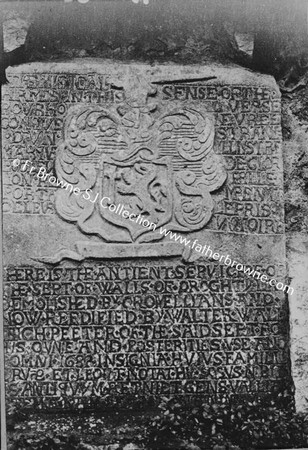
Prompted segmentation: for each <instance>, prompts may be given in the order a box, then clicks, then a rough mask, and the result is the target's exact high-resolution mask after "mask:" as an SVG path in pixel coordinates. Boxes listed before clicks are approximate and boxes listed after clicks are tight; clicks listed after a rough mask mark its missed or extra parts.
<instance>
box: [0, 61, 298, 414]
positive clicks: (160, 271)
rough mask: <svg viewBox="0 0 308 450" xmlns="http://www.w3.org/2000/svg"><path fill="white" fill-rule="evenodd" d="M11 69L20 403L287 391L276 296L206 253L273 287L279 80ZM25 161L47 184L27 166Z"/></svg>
mask: <svg viewBox="0 0 308 450" xmlns="http://www.w3.org/2000/svg"><path fill="white" fill-rule="evenodd" d="M8 78H9V81H10V84H9V85H8V86H7V87H5V89H4V91H3V104H4V120H3V139H4V212H5V220H4V228H5V232H6V249H5V251H6V256H5V265H6V268H7V271H6V282H7V283H6V288H7V303H6V345H7V350H6V352H7V367H8V370H7V388H8V393H9V394H10V395H11V396H12V397H13V398H14V399H15V401H18V403H19V404H20V405H23V406H32V407H33V406H37V407H39V408H41V409H44V408H47V409H52V408H59V407H60V408H73V407H90V406H91V407H93V406H94V405H99V406H105V405H107V404H110V403H113V402H114V401H118V402H119V398H122V400H123V401H128V399H129V401H137V400H139V401H140V400H142V399H143V398H149V397H151V396H157V397H159V396H161V395H168V394H180V395H183V394H186V396H187V397H189V396H194V397H195V398H198V397H199V396H200V395H202V397H203V399H205V398H208V399H213V398H219V397H222V396H224V395H229V396H230V395H232V396H235V397H238V396H247V395H250V394H252V395H255V394H260V395H270V394H271V393H273V392H274V391H275V390H279V389H280V388H282V387H285V385H286V382H288V380H289V375H290V374H289V359H288V346H287V337H288V330H287V315H286V313H287V309H286V303H285V297H284V294H283V293H282V292H281V291H279V290H277V289H275V288H274V287H271V286H269V285H268V284H266V283H263V282H261V281H260V280H258V279H256V278H252V277H249V276H248V275H245V274H243V272H237V271H236V269H235V268H234V267H233V268H230V267H227V265H224V264H223V263H222V262H221V261H220V262H218V261H217V257H215V258H216V260H215V259H206V257H209V256H211V251H212V252H213V253H214V252H218V253H219V254H220V255H224V256H226V255H229V258H231V259H232V260H236V261H237V262H238V263H240V264H242V265H247V266H249V267H253V268H254V269H255V270H257V271H259V272H261V273H263V272H264V273H265V274H267V276H268V277H269V278H271V277H273V278H275V279H276V280H277V281H279V282H281V283H283V282H284V278H285V262H284V261H285V239H284V217H283V192H282V157H281V128H280V95H279V91H278V89H277V86H276V85H275V83H274V81H273V80H272V79H271V78H270V77H266V76H260V75H257V74H253V73H251V72H249V71H244V70H241V69H238V68H223V67H218V66H209V67H201V66H191V67H189V66H178V65H173V66H171V65H169V66H164V65H160V66H153V67H152V66H148V65H142V64H134V65H132V64H130V65H125V64H111V63H109V62H107V61H100V62H95V61H92V62H91V61H87V62H85V61H82V60H80V61H78V62H73V63H62V64H60V63H54V64H30V65H25V66H21V67H19V68H16V69H11V70H10V71H9V73H8ZM25 160H29V163H28V166H27V167H25V168H24V169H23V165H24V162H25ZM14 161H15V163H14ZM13 164H15V165H16V167H15V169H14V168H13V167H12V166H13ZM31 166H33V167H34V169H33V173H34V174H37V173H40V174H41V175H42V173H43V169H44V168H46V170H47V171H48V172H50V175H49V177H48V178H47V179H46V180H45V181H44V180H42V179H41V178H39V177H37V176H36V177H35V175H34V176H32V174H31V173H30V170H31ZM41 168H43V169H42V170H41ZM39 171H41V172H39ZM50 177H54V178H53V181H52V180H51V178H50ZM48 180H49V181H48ZM61 183H62V184H64V183H68V184H69V185H71V186H72V188H73V189H77V191H76V192H75V193H74V192H71V193H70V190H71V189H70V188H69V189H61V188H60V187H59V185H60V184H61ZM57 184H58V187H57V186H56V185H57ZM66 186H67V185H66ZM87 190H88V191H87ZM89 190H90V191H89ZM87 192H90V193H91V196H90V197H91V198H90V199H89V198H87V196H86V193H87ZM103 197H105V203H102V202H101V200H102V199H103ZM106 197H107V198H106ZM95 198H97V199H98V201H94V200H95ZM91 200H92V201H91ZM111 204H114V205H123V209H125V210H126V211H128V213H130V214H136V215H139V214H141V216H142V217H143V218H144V219H145V218H146V220H148V222H149V223H154V224H156V225H157V227H156V229H154V230H153V227H152V229H148V228H147V227H145V226H144V225H143V226H142V225H140V224H136V223H134V222H133V221H130V219H128V218H126V219H125V218H123V216H122V215H121V213H118V212H113V211H111V210H110V209H108V208H107V207H108V206H109V205H111ZM160 227H162V228H166V229H167V230H171V231H172V232H177V233H181V234H182V235H183V237H187V239H190V244H189V245H190V246H191V247H192V246H193V245H194V247H195V248H194V249H192V248H191V249H189V245H188V246H186V248H185V247H184V245H183V244H181V243H180V242H179V241H177V242H175V241H174V240H173V241H172V240H171V239H170V238H169V237H168V236H165V237H164V235H163V234H161V233H160V231H159V230H160ZM194 240H197V241H196V242H198V243H196V242H195V244H193V242H194ZM208 245H209V246H210V249H211V251H210V250H206V251H205V250H204V251H203V255H201V253H202V252H201V250H200V248H204V249H206V248H207V246H208ZM198 246H199V250H198ZM195 250H196V251H195ZM206 253H207V254H206ZM147 256H148V257H147ZM112 257H113V258H112ZM230 264H231V263H230ZM9 367H10V368H9Z"/></svg>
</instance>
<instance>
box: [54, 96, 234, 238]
mask: <svg viewBox="0 0 308 450" xmlns="http://www.w3.org/2000/svg"><path fill="white" fill-rule="evenodd" d="M112 108H113V109H112ZM112 108H110V109H108V110H107V109H105V108H103V107H101V106H97V105H96V106H94V105H85V106H77V107H71V108H70V110H69V112H68V114H67V119H66V123H65V126H64V136H63V140H62V142H61V144H60V146H59V148H58V152H57V157H56V174H57V177H58V179H59V180H61V182H62V184H63V186H62V187H65V183H66V184H67V183H69V184H70V185H72V186H73V187H74V188H78V192H80V195H75V194H74V192H72V190H69V189H66V188H64V189H59V190H58V192H57V195H56V211H57V213H58V214H59V215H60V216H61V217H62V218H63V219H65V220H66V221H69V222H73V223H76V224H77V226H78V228H79V230H80V231H81V232H82V233H84V234H88V235H91V234H92V235H96V236H98V237H99V238H101V239H102V240H103V241H105V242H126V243H129V242H137V243H142V242H152V241H158V240H160V239H163V237H164V236H163V235H162V234H161V233H159V231H158V228H159V227H160V226H165V227H166V228H167V229H169V230H171V231H180V232H189V231H195V230H200V229H202V228H203V227H204V226H205V225H206V224H207V223H208V222H209V220H210V218H211V216H212V212H213V200H212V197H211V192H213V191H215V190H216V189H218V188H219V187H221V186H222V184H223V183H224V181H225V179H226V173H225V170H224V167H223V164H222V162H221V160H220V157H219V156H218V155H216V154H215V153H214V149H213V147H214V135H215V133H214V120H213V117H212V116H210V115H208V114H207V113H205V112H204V111H200V110H197V109H192V108H182V109H181V108H177V109H173V110H170V111H169V112H167V113H165V114H161V113H159V111H157V110H156V108H149V107H148V106H142V107H141V106H140V107H138V106H131V105H128V104H126V105H125V106H123V107H122V106H120V107H116V106H114V107H112ZM94 199H96V200H97V201H94ZM101 199H104V200H102V201H100V200H101ZM111 204H114V205H124V208H125V210H127V211H128V212H129V213H130V214H134V215H136V216H138V215H139V214H141V215H142V216H143V218H144V219H146V220H148V221H149V222H150V223H154V224H156V226H157V227H156V231H153V229H149V228H145V227H142V226H140V225H137V224H136V223H134V222H133V221H131V220H128V219H127V218H123V217H122V216H120V215H118V214H115V213H114V212H113V210H111V209H110V208H109V206H110V205H111Z"/></svg>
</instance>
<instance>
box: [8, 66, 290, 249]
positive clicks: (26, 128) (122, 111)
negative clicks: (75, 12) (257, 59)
mask: <svg viewBox="0 0 308 450" xmlns="http://www.w3.org/2000/svg"><path fill="white" fill-rule="evenodd" d="M35 68H36V69H35V70H33V69H32V66H31V65H30V66H29V68H28V70H27V68H25V67H24V68H23V69H20V70H14V71H12V73H9V74H8V79H9V85H8V86H7V87H5V88H4V95H3V100H4V103H3V104H4V106H3V108H4V120H3V147H4V159H5V164H4V170H5V174H4V175H5V176H4V212H5V213H10V214H18V215H19V214H31V215H32V214H33V215H47V216H48V215H53V214H57V215H58V216H60V217H61V218H62V219H63V220H64V221H67V222H70V223H74V224H76V226H77V227H78V229H79V231H81V232H82V233H83V234H85V235H97V236H99V237H100V239H101V240H102V241H108V242H127V243H132V242H138V243H142V242H154V241H157V240H160V239H161V238H162V236H161V235H160V234H159V233H158V231H156V233H155V232H153V230H150V231H149V230H147V229H146V228H144V227H143V228H142V227H136V225H135V224H132V223H131V222H130V221H129V220H127V219H125V218H123V217H121V216H119V215H118V216H116V215H115V214H113V213H112V212H110V211H109V209H108V208H105V207H102V206H101V204H100V202H99V201H97V202H94V201H91V200H94V199H98V200H99V199H102V198H103V197H104V196H107V197H108V200H107V199H106V202H107V203H106V205H108V202H109V204H110V203H114V204H123V205H124V206H125V208H126V209H127V210H128V211H129V212H132V213H135V214H142V215H145V216H146V217H147V219H148V220H149V222H153V223H155V224H157V226H168V229H170V230H174V231H179V232H184V233H185V232H190V231H198V230H202V229H204V228H205V229H208V230H215V231H223V232H227V233H228V232H235V233H245V234H265V235H266V234H282V233H283V229H284V228H283V206H282V166H281V164H282V163H281V129H280V98H279V93H278V91H277V89H276V86H275V85H274V83H273V82H272V80H271V79H270V78H269V77H265V78H264V77H262V78H260V79H259V78H258V77H257V76H255V75H252V74H250V73H249V72H245V71H242V70H241V71H238V70H237V69H227V70H226V69H225V70H223V69H216V70H211V71H209V70H208V71H206V69H204V68H203V69H200V68H190V69H183V68H182V69H181V70H180V69H179V68H178V67H177V66H175V67H174V68H173V69H172V68H170V66H169V67H163V66H162V67H160V68H159V69H157V68H155V69H149V68H147V67H145V66H142V65H136V66H134V67H132V66H123V65H122V66H116V65H111V64H110V65H108V64H104V66H103V67H102V66H98V67H95V69H96V70H95V72H94V67H93V64H92V65H91V70H92V72H93V73H89V68H88V69H87V68H83V69H82V68H80V67H78V73H74V72H76V65H72V64H64V65H63V64H62V65H60V66H59V65H58V67H57V68H56V67H54V68H53V69H52V70H51V73H41V72H40V71H39V65H35ZM59 69H60V70H59ZM45 71H46V67H45ZM82 72H88V73H82ZM183 72H184V75H185V76H184V77H183ZM207 72H208V73H207ZM177 73H180V74H181V77H179V76H177V75H176V74H177ZM243 73H244V74H245V81H244V77H243ZM15 158H19V159H20V160H21V161H24V160H27V159H29V160H31V162H32V163H33V162H34V161H35V163H36V164H35V165H36V166H44V167H45V168H46V170H47V172H52V174H53V175H54V176H55V177H57V179H58V180H59V182H61V183H63V184H64V185H65V183H69V184H70V185H72V186H74V188H77V190H78V192H79V194H80V195H78V196H77V195H75V193H74V192H72V191H70V190H69V189H59V187H57V186H54V185H53V184H52V183H50V182H49V179H48V178H47V179H45V180H44V179H42V178H41V179H34V177H33V176H32V175H30V174H29V173H28V172H26V171H25V173H20V172H19V173H16V171H15V172H14V171H13V170H12V161H13V160H14V159H15ZM226 180H227V182H226ZM90 194H91V195H90Z"/></svg>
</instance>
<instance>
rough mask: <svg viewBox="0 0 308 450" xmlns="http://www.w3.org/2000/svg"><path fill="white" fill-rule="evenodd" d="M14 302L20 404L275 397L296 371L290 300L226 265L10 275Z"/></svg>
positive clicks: (14, 270)
mask: <svg viewBox="0 0 308 450" xmlns="http://www.w3.org/2000/svg"><path fill="white" fill-rule="evenodd" d="M264 269H265V272H266V271H267V272H268V273H269V274H271V275H273V274H274V272H275V267H274V266H267V267H264ZM278 275H279V274H278ZM6 294H7V300H6V307H5V309H6V312H5V321H6V327H5V330H6V358H7V359H6V365H7V368H8V370H7V383H8V386H9V394H10V395H12V396H13V397H14V398H18V402H19V405H20V404H21V403H23V404H24V405H25V406H27V405H28V406H36V407H39V408H42V409H44V408H48V407H93V406H97V405H101V406H103V405H106V404H108V403H110V402H111V401H115V400H116V401H120V400H121V398H125V399H126V401H127V400H128V398H130V395H132V396H133V397H135V398H139V399H140V398H145V397H148V398H150V397H152V396H154V397H155V396H161V395H169V394H176V395H186V396H195V397H198V396H200V395H201V394H202V398H203V399H204V398H207V397H208V398H211V399H215V398H218V397H221V396H224V395H228V396H242V395H245V396H246V395H247V394H258V395H263V394H268V393H269V392H271V391H272V390H273V389H279V386H280V385H283V383H284V382H285V377H286V376H288V374H289V372H288V371H289V367H288V353H287V345H286V338H287V326H286V311H285V305H284V300H283V295H282V294H281V293H279V292H278V291H277V290H275V291H274V290H273V288H271V287H270V286H269V285H268V284H264V283H262V282H261V281H259V280H257V279H253V278H249V277H247V276H245V275H244V274H243V273H241V272H238V271H237V270H236V269H235V268H231V267H227V266H224V265H217V264H216V263H214V262H213V263H211V262H209V263H206V264H205V263H204V262H202V264H198V263H195V264H192V263H189V264H186V263H184V264H183V263H181V262H179V261H176V262H175V261H172V262H168V264H167V263H165V264H158V263H157V262H156V263H155V261H152V262H151V263H147V264H144V263H143V264H142V263H140V262H138V261H136V260H134V261H128V262H127V263H124V262H122V263H121V264H119V263H118V264H116V263H113V264H110V263H109V264H108V265H103V264H91V263H87V264H84V265H80V266H78V267H56V268H46V267H30V266H20V267H7V270H6Z"/></svg>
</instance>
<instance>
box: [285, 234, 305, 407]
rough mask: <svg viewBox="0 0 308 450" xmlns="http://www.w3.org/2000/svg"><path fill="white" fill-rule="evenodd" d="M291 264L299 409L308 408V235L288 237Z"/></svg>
mask: <svg viewBox="0 0 308 450" xmlns="http://www.w3.org/2000/svg"><path fill="white" fill-rule="evenodd" d="M288 266H289V276H290V279H291V280H292V282H291V286H292V287H293V288H294V294H293V295H292V297H290V301H289V308H290V347H291V361H292V379H293V382H294V385H295V401H296V408H297V410H298V411H307V410H308V394H307V393H308V376H307V373H308V294H307V293H308V238H307V236H306V235H303V234H300V233H296V234H294V235H293V236H292V237H289V238H288Z"/></svg>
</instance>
